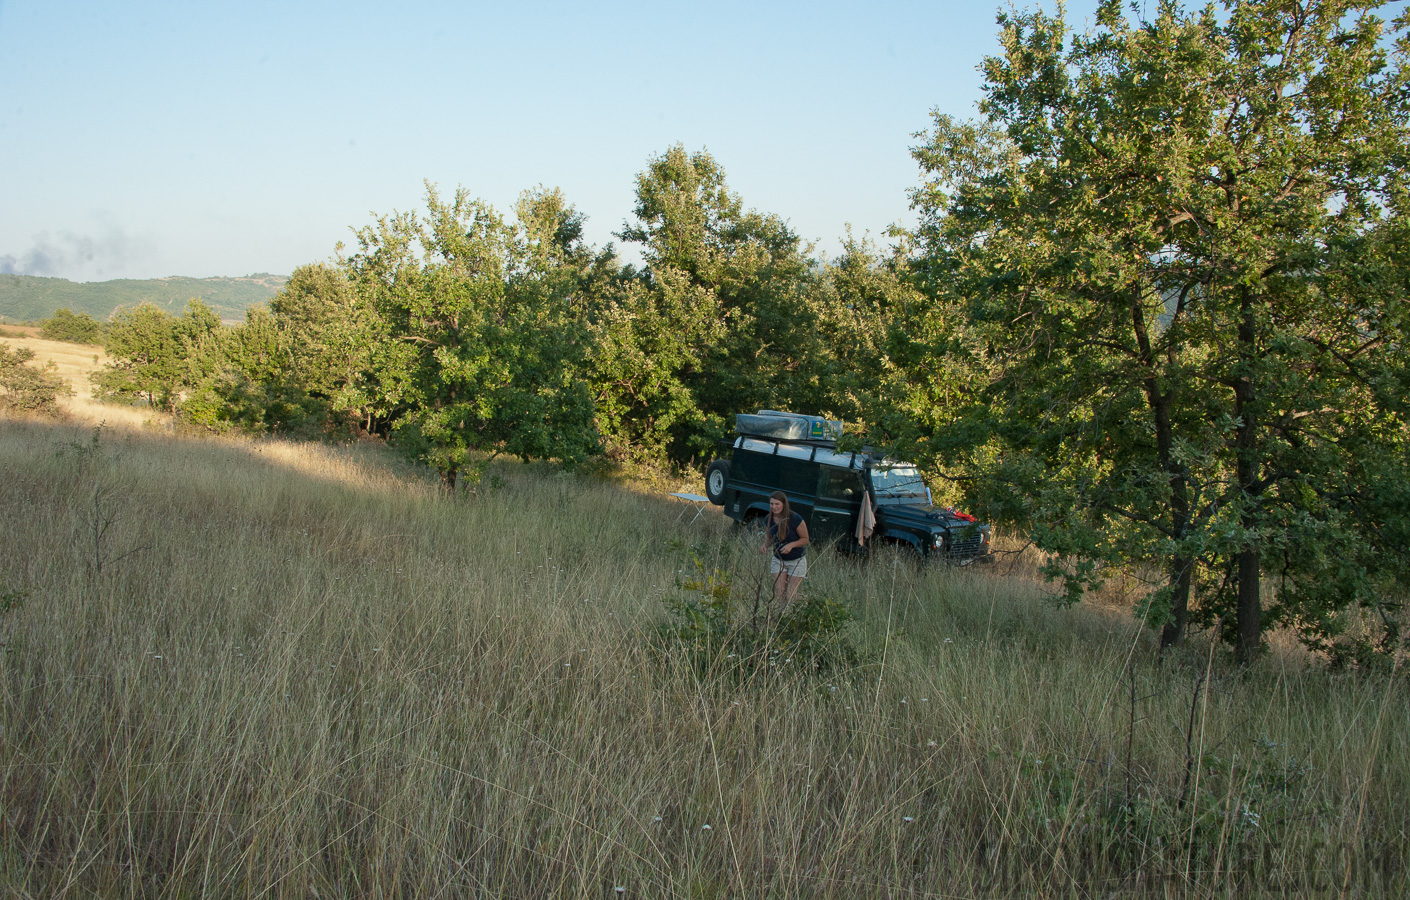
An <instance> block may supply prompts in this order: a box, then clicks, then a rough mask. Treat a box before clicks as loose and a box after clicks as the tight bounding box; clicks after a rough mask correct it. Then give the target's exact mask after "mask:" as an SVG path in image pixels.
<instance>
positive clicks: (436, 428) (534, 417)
mask: <svg viewBox="0 0 1410 900" xmlns="http://www.w3.org/2000/svg"><path fill="white" fill-rule="evenodd" d="M426 203H427V214H426V216H425V217H424V218H422V217H419V216H417V215H415V214H410V213H403V214H395V215H393V216H390V217H386V216H384V217H381V218H379V219H378V220H377V223H376V224H375V225H373V226H368V227H366V228H363V229H361V230H360V231H359V232H358V234H357V243H358V248H357V251H358V252H356V253H355V254H354V255H352V256H351V257H349V258H348V259H347V260H346V261H345V272H346V275H347V278H348V281H349V283H350V284H351V285H352V290H353V292H354V294H355V296H356V302H357V304H358V305H359V307H360V308H362V309H364V310H366V311H367V312H368V313H369V315H370V317H371V321H370V322H369V329H368V334H369V336H370V338H371V346H372V347H373V348H374V350H373V354H372V357H371V359H370V366H369V370H368V372H367V379H366V388H365V389H366V391H367V395H368V397H369V399H371V400H372V401H373V402H375V403H377V404H379V405H380V407H381V408H382V409H385V410H386V415H387V418H388V420H389V421H390V422H391V427H392V431H393V433H394V434H395V436H396V438H397V440H398V442H399V443H401V444H402V446H404V447H405V448H407V449H408V451H409V452H411V453H412V454H413V455H414V456H416V457H417V458H418V459H421V460H423V461H425V462H427V463H428V464H430V465H431V466H433V467H434V468H435V469H436V470H437V471H438V472H439V473H440V475H441V478H442V481H443V483H444V484H445V485H446V487H447V488H451V489H453V488H454V487H455V484H456V480H457V476H458V475H459V473H460V471H461V469H462V468H464V467H465V466H466V465H467V464H470V463H471V462H472V454H473V453H475V452H487V453H491V454H493V453H500V452H507V453H514V454H517V455H519V456H521V457H524V458H526V459H535V458H558V459H560V460H563V461H565V462H570V463H571V462H576V461H578V460H581V459H583V458H585V457H586V456H587V455H588V454H590V453H592V452H594V451H595V449H596V445H597V438H596V433H595V432H594V430H593V427H592V398H591V394H590V393H589V391H588V389H587V387H586V385H585V384H583V382H582V381H581V380H580V378H579V377H578V375H579V374H580V370H579V369H578V368H577V366H578V365H579V362H580V360H581V359H582V355H583V352H584V348H583V342H582V334H583V332H582V330H581V326H580V324H579V323H578V322H577V320H576V319H575V318H574V317H573V316H572V315H571V308H570V307H571V304H570V300H571V298H570V297H568V296H565V295H564V293H563V292H562V291H561V290H558V289H556V288H555V286H554V285H555V282H554V279H553V271H554V266H553V260H554V253H555V252H557V251H555V250H553V248H552V247H546V246H545V245H544V243H543V241H544V239H545V233H544V232H543V231H542V229H541V228H538V227H536V226H542V225H543V224H544V223H543V219H542V217H535V216H533V215H531V216H530V220H531V221H530V223H529V226H528V227H527V230H526V229H522V228H519V227H516V226H513V225H509V224H507V223H505V222H504V220H503V219H502V218H501V217H500V216H499V214H498V213H496V212H495V211H494V209H493V208H492V207H490V206H489V205H488V204H485V203H484V202H482V201H479V200H476V199H473V198H471V197H470V196H469V194H468V193H466V192H465V191H464V190H463V189H460V190H457V191H456V193H455V196H454V198H453V199H451V200H449V201H444V200H442V199H441V197H440V195H439V194H438V193H437V191H436V190H435V188H434V187H432V186H430V185H429V184H428V185H427V198H426ZM526 208H528V209H530V210H532V209H539V208H540V207H538V206H537V205H536V204H534V203H529V204H528V207H526ZM564 212H565V219H566V220H567V221H571V220H573V218H574V217H575V215H576V214H575V213H573V212H572V211H571V210H570V209H569V210H565V211H564ZM554 233H555V234H557V233H559V232H558V231H557V230H555V232H554ZM549 243H550V244H552V243H553V242H552V240H550V241H549ZM567 243H568V244H571V243H572V242H571V241H569V242H567ZM557 246H558V250H565V249H570V247H567V246H566V245H564V244H563V242H561V241H560V242H559V244H558V245H557Z"/></svg>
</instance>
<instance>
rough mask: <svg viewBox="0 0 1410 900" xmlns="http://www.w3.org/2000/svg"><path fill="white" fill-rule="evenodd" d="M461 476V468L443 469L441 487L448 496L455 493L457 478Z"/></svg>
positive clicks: (449, 467)
mask: <svg viewBox="0 0 1410 900" xmlns="http://www.w3.org/2000/svg"><path fill="white" fill-rule="evenodd" d="M459 474H460V467H459V466H448V467H447V468H444V469H441V487H442V488H443V489H444V490H445V492H446V493H447V494H454V493H455V477H456V476H457V475H459Z"/></svg>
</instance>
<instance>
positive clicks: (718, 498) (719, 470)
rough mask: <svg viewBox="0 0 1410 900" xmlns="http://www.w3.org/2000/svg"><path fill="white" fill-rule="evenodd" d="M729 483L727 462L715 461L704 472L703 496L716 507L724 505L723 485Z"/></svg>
mask: <svg viewBox="0 0 1410 900" xmlns="http://www.w3.org/2000/svg"><path fill="white" fill-rule="evenodd" d="M728 481H729V460H727V459H717V460H715V461H714V462H712V463H710V468H708V469H706V470H705V496H706V497H709V498H710V502H711V503H713V504H715V505H716V506H724V505H725V483H726V482H728Z"/></svg>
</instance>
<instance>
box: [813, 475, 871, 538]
mask: <svg viewBox="0 0 1410 900" xmlns="http://www.w3.org/2000/svg"><path fill="white" fill-rule="evenodd" d="M818 469H819V470H820V471H819V472H818V483H817V492H818V496H817V500H815V501H814V503H813V521H812V522H810V523H809V525H808V538H809V541H810V542H811V543H814V544H818V545H822V544H825V543H828V542H829V541H834V540H835V541H840V543H841V544H843V545H844V546H850V545H852V544H854V543H856V530H857V515H858V513H859V512H860V511H861V508H862V477H861V472H859V471H857V470H856V469H844V468H841V467H840V466H818Z"/></svg>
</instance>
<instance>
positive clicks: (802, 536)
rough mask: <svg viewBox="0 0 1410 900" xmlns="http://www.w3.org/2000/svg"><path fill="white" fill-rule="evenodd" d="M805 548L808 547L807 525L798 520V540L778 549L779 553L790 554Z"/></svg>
mask: <svg viewBox="0 0 1410 900" xmlns="http://www.w3.org/2000/svg"><path fill="white" fill-rule="evenodd" d="M806 546H808V523H807V522H804V521H801V520H800V521H799V522H798V540H796V541H792V542H791V543H788V544H784V545H783V546H782V547H780V548H778V549H779V552H780V553H792V552H793V551H794V550H797V549H798V548H799V547H806Z"/></svg>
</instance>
